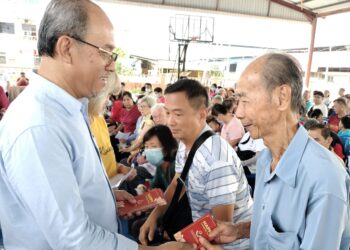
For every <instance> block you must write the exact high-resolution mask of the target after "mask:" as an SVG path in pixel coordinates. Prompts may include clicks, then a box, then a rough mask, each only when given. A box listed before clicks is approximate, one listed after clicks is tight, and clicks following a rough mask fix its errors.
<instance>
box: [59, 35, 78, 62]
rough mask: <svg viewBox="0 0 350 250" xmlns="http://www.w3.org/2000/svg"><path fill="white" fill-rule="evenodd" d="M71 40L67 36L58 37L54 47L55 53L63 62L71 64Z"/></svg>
mask: <svg viewBox="0 0 350 250" xmlns="http://www.w3.org/2000/svg"><path fill="white" fill-rule="evenodd" d="M73 45H74V44H73V41H72V39H71V38H70V37H68V36H61V37H60V38H58V40H57V43H56V48H55V53H56V55H57V56H58V57H59V58H61V60H62V61H63V62H65V63H68V64H72V62H73V58H72V49H73Z"/></svg>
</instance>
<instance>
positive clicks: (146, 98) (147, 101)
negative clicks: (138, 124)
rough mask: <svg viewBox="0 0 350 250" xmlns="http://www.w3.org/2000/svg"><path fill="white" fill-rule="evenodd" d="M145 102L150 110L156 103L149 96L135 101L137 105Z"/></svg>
mask: <svg viewBox="0 0 350 250" xmlns="http://www.w3.org/2000/svg"><path fill="white" fill-rule="evenodd" d="M141 102H145V103H147V105H148V107H150V108H152V107H153V106H154V104H155V103H156V101H155V100H154V98H153V97H150V96H144V97H142V98H141V99H140V100H138V101H137V103H141Z"/></svg>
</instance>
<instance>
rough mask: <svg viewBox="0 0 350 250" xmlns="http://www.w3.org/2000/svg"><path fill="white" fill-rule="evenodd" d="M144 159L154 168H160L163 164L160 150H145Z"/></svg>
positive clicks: (161, 150)
mask: <svg viewBox="0 0 350 250" xmlns="http://www.w3.org/2000/svg"><path fill="white" fill-rule="evenodd" d="M144 152H145V155H146V159H147V161H148V162H149V163H151V164H152V165H154V166H157V167H158V166H160V165H162V163H163V162H164V155H163V149H162V148H151V149H145V151H144Z"/></svg>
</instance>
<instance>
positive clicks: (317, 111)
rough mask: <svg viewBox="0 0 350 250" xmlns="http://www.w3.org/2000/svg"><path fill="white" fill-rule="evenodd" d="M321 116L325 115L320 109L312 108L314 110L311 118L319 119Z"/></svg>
mask: <svg viewBox="0 0 350 250" xmlns="http://www.w3.org/2000/svg"><path fill="white" fill-rule="evenodd" d="M319 116H323V113H322V111H321V110H320V109H314V110H312V112H311V113H310V118H315V119H317V118H318V117H319Z"/></svg>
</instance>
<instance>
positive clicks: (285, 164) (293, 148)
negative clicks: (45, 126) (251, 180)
mask: <svg viewBox="0 0 350 250" xmlns="http://www.w3.org/2000/svg"><path fill="white" fill-rule="evenodd" d="M308 140H309V136H308V133H307V131H306V130H305V128H304V127H303V126H300V127H299V128H298V130H297V133H296V134H295V135H294V137H293V139H292V141H291V142H290V144H289V146H288V148H287V150H286V151H285V152H284V153H283V155H282V158H281V159H280V161H279V162H278V164H277V166H276V169H275V171H274V172H273V173H270V164H271V159H272V155H271V151H270V150H269V157H268V158H269V161H268V163H267V162H266V163H267V164H264V165H265V176H264V182H268V181H270V180H271V179H272V178H273V177H274V176H275V175H277V176H278V177H279V178H280V179H281V180H282V181H284V182H285V183H287V184H288V185H290V186H291V187H293V188H294V187H295V185H296V175H297V172H298V168H299V164H300V160H301V158H302V156H303V154H304V151H305V147H306V144H307V142H308Z"/></svg>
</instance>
